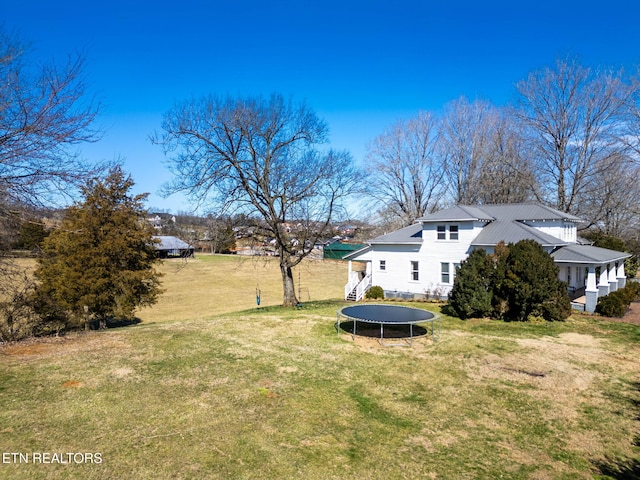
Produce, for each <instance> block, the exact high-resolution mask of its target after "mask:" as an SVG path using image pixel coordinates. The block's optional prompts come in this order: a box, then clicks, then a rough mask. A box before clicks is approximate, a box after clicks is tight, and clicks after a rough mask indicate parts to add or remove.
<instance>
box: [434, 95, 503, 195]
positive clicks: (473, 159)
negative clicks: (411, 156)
mask: <svg viewBox="0 0 640 480" xmlns="http://www.w3.org/2000/svg"><path fill="white" fill-rule="evenodd" d="M491 112H492V107H491V105H490V104H489V103H487V102H484V101H481V100H476V101H474V102H472V103H470V102H469V101H468V100H467V99H466V98H464V97H463V98H460V99H458V100H454V101H453V102H451V103H449V104H448V105H447V106H446V107H445V110H444V115H443V125H442V137H441V142H440V144H441V152H442V156H443V159H444V165H445V171H446V176H447V183H448V185H449V188H450V190H451V195H452V197H453V201H454V202H455V203H462V204H473V203H478V193H479V191H478V189H477V185H476V179H477V177H478V174H479V173H480V171H481V168H482V163H483V159H484V157H485V156H486V154H487V153H486V152H487V149H488V145H489V131H490V128H491V125H490V123H491V121H492V120H491V119H490V118H489V116H490V115H491Z"/></svg>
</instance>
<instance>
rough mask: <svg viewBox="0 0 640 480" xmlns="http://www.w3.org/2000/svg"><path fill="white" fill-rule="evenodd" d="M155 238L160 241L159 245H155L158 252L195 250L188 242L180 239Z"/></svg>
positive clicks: (161, 236)
mask: <svg viewBox="0 0 640 480" xmlns="http://www.w3.org/2000/svg"><path fill="white" fill-rule="evenodd" d="M153 238H154V239H157V240H159V243H156V244H155V247H156V250H188V249H190V248H193V247H192V246H191V245H189V244H188V243H187V242H185V241H183V240H180V239H179V238H178V237H171V236H167V235H155V236H154V237H153Z"/></svg>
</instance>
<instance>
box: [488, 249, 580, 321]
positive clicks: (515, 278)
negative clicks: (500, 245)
mask: <svg viewBox="0 0 640 480" xmlns="http://www.w3.org/2000/svg"><path fill="white" fill-rule="evenodd" d="M498 292H499V293H498V294H499V295H500V296H501V297H502V298H505V299H506V300H507V302H508V307H509V308H508V312H507V314H506V318H509V319H511V320H519V321H524V320H527V319H528V318H529V316H530V315H535V316H541V317H543V318H544V319H545V320H548V321H554V320H564V319H565V318H567V317H568V316H569V315H570V313H571V303H570V300H569V296H568V294H567V289H566V285H565V284H564V283H563V282H561V281H560V280H559V279H558V267H557V266H556V264H555V263H554V262H553V259H552V258H551V256H550V255H549V254H547V253H546V252H545V251H544V250H543V249H542V247H541V246H540V244H539V243H537V242H535V241H534V240H522V241H520V242H518V243H516V244H513V245H509V256H508V258H507V266H506V271H505V275H504V281H503V282H502V285H501V286H500V288H499V290H498Z"/></svg>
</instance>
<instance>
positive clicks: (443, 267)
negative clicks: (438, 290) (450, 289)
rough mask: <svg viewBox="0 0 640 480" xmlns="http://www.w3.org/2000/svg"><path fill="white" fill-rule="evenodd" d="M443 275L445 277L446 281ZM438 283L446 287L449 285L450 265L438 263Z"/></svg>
mask: <svg viewBox="0 0 640 480" xmlns="http://www.w3.org/2000/svg"><path fill="white" fill-rule="evenodd" d="M445 266H446V270H445ZM445 275H446V276H447V279H446V280H445ZM440 281H441V282H442V283H444V284H446V285H449V284H450V283H451V264H450V263H448V262H440Z"/></svg>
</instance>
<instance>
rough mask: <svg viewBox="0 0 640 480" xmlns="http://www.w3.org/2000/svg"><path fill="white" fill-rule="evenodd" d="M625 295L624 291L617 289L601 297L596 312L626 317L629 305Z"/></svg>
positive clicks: (609, 315)
mask: <svg viewBox="0 0 640 480" xmlns="http://www.w3.org/2000/svg"><path fill="white" fill-rule="evenodd" d="M624 297H625V295H624V292H623V291H622V290H617V291H615V292H611V293H610V294H609V295H605V296H604V297H601V298H599V299H598V304H597V305H596V312H597V313H599V314H600V315H604V316H605V317H624V314H625V313H626V311H627V307H628V306H629V304H628V303H627V302H626V300H625V298H624Z"/></svg>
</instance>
